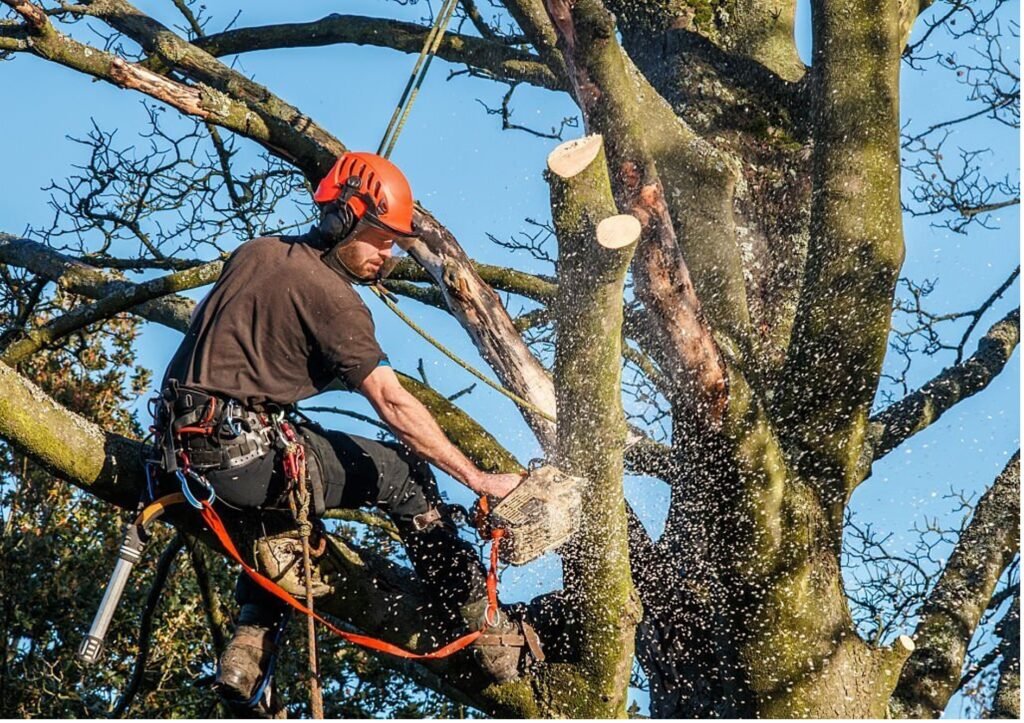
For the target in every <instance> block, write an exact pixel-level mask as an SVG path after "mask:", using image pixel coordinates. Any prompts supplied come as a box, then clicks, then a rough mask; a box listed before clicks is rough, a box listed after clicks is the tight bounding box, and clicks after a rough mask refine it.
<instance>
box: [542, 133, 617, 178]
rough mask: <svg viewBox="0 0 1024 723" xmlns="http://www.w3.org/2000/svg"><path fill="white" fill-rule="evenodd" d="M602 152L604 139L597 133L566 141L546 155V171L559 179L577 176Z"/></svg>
mask: <svg viewBox="0 0 1024 723" xmlns="http://www.w3.org/2000/svg"><path fill="white" fill-rule="evenodd" d="M603 150H604V138H602V137H601V135H600V134H598V133H595V134H593V135H589V136H585V137H583V138H577V139H575V140H571V141H567V142H565V143H562V144H561V145H560V146H558V147H557V148H555V150H553V151H551V153H549V154H548V170H549V171H551V172H552V173H554V174H555V175H556V176H558V177H559V178H572V177H574V176H578V175H579V174H580V173H582V172H583V171H585V170H586V169H587V168H589V167H590V164H592V163H593V162H594V159H596V158H597V156H598V155H599V154H601V153H602V151H603Z"/></svg>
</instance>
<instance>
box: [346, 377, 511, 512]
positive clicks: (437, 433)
mask: <svg viewBox="0 0 1024 723" xmlns="http://www.w3.org/2000/svg"><path fill="white" fill-rule="evenodd" d="M359 391H360V392H361V393H362V394H363V396H365V397H366V398H367V399H369V400H370V404H372V405H373V408H374V409H375V410H377V414H378V415H380V418H381V419H382V420H383V421H384V423H385V424H387V425H388V427H390V428H391V430H392V431H393V432H394V433H395V436H397V437H398V439H399V440H401V441H402V443H404V444H405V445H406V446H407V447H409V449H411V450H412V451H413V452H415V453H416V454H417V455H419V456H420V457H422V458H423V459H425V460H427V461H428V462H429V463H430V464H432V465H434V466H435V467H438V468H439V469H442V470H444V471H445V472H447V473H448V474H450V475H451V476H452V477H454V478H455V479H457V480H458V481H459V482H461V483H462V484H464V485H466V486H467V487H469V488H470V489H471V490H473V491H474V492H476V493H477V494H481V495H483V494H488V495H492V496H494V497H504V496H505V495H507V494H508V493H509V492H511V491H512V490H513V489H514V488H515V486H516V485H517V484H519V482H520V477H519V475H515V474H487V473H486V472H483V471H482V470H480V469H479V468H478V467H477V466H476V465H475V464H473V463H472V462H471V461H470V460H469V459H468V458H467V457H466V455H464V454H463V453H462V452H460V451H459V450H458V448H457V447H456V446H455V445H454V444H452V443H451V442H450V441H449V440H448V438H447V437H446V436H445V434H444V432H443V431H441V427H440V426H438V424H437V422H436V421H435V420H434V417H433V415H431V414H430V412H429V411H428V410H427V408H426V407H424V406H423V404H421V403H420V401H419V400H418V399H416V397H414V396H413V395H411V394H410V393H409V392H407V391H406V390H405V388H404V387H403V386H402V385H401V383H400V382H399V381H398V377H397V376H395V372H394V371H393V370H392V369H391V367H388V366H379V367H377V368H376V369H374V370H373V371H372V372H370V374H369V376H367V377H366V379H364V380H363V383H362V384H361V385H360V386H359Z"/></svg>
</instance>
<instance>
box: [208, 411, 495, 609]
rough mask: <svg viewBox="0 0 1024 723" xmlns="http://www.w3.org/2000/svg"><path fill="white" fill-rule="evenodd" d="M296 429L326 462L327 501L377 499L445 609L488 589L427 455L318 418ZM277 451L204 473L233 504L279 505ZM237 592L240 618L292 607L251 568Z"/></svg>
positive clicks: (345, 504)
mask: <svg viewBox="0 0 1024 723" xmlns="http://www.w3.org/2000/svg"><path fill="white" fill-rule="evenodd" d="M298 431H299V433H300V435H301V436H302V438H303V442H304V444H305V445H306V453H307V456H309V455H315V456H316V462H318V463H319V464H320V468H321V470H322V477H323V486H324V502H325V505H326V507H327V508H328V509H331V508H339V507H340V508H357V507H377V508H378V509H380V510H381V511H383V512H384V513H385V514H387V515H388V516H389V517H390V518H391V520H392V521H393V522H394V523H395V526H396V527H397V528H398V531H399V534H400V535H401V537H402V543H403V544H404V546H405V550H406V554H407V555H408V556H409V560H410V562H412V565H413V568H414V569H415V570H416V573H417V575H418V576H419V577H420V578H421V579H422V580H424V581H425V582H426V583H427V585H426V587H427V588H428V590H429V591H430V593H431V595H432V596H433V597H434V600H435V602H437V603H438V604H439V607H441V609H442V610H444V611H445V613H446V614H447V615H449V616H451V617H457V615H458V608H459V607H461V606H462V605H465V604H466V603H469V602H473V601H476V600H479V599H481V598H483V597H484V596H485V595H486V593H487V591H486V572H485V570H484V567H483V565H482V564H481V563H480V558H479V556H478V555H477V552H476V550H475V549H474V548H473V546H472V545H471V544H470V543H469V542H467V541H466V540H463V539H462V538H461V537H459V535H458V529H457V527H456V525H455V521H454V520H453V519H452V518H451V514H450V513H449V511H448V509H447V507H446V506H445V505H444V504H443V502H442V501H441V497H440V494H439V493H438V490H437V480H436V479H435V478H434V475H433V472H431V470H430V466H429V465H428V464H427V463H426V462H425V461H424V460H422V459H421V458H419V457H417V456H416V455H415V454H413V453H412V451H411V450H409V449H408V448H407V447H405V446H404V445H402V444H399V443H388V442H377V441H374V440H372V439H367V438H365V437H359V436H356V435H353V434H345V433H343V432H338V431H328V430H325V429H324V428H323V427H321V426H320V425H317V424H313V423H308V424H307V423H303V424H300V425H299V427H298ZM277 457H278V455H276V454H275V453H273V452H271V453H269V454H267V455H265V456H264V457H263V458H262V459H258V460H254V461H252V462H250V463H248V464H246V465H243V466H242V467H239V468H237V469H234V470H224V471H213V472H207V473H206V477H207V479H208V480H209V481H210V483H211V484H212V485H213V487H214V489H215V490H216V491H217V497H218V499H222V500H224V501H225V502H227V503H228V504H230V505H232V506H234V507H241V508H252V507H263V506H278V505H279V504H280V502H281V498H282V496H283V494H284V490H285V479H284V473H283V470H282V469H281V463H280V459H278V458H277ZM311 462H312V460H311ZM431 509H436V510H437V511H438V512H439V513H440V518H439V519H437V520H435V521H433V522H431V523H429V524H427V525H426V526H424V527H423V528H422V529H417V526H416V524H415V523H414V518H415V517H416V516H417V515H421V514H423V513H426V512H429V511H430V510H431ZM235 599H236V600H237V602H238V604H239V605H241V606H242V611H241V615H240V617H239V622H240V623H242V624H255V625H270V624H273V623H274V622H276V621H277V620H278V619H280V616H281V614H282V613H283V612H284V610H285V609H286V607H287V606H286V605H285V604H284V603H282V602H280V601H279V600H277V599H276V598H274V597H273V596H272V595H270V594H269V593H267V592H265V591H264V590H263V589H262V588H260V587H258V586H257V585H256V584H255V583H253V582H252V580H250V579H249V577H248V576H247V575H246V574H245V573H242V574H241V575H240V576H239V578H238V583H237V585H236V589H235Z"/></svg>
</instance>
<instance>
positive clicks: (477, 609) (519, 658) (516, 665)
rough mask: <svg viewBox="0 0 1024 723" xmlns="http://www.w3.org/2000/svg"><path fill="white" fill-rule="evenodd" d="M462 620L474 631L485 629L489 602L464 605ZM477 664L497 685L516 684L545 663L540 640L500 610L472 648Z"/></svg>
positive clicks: (526, 624)
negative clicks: (515, 682)
mask: <svg viewBox="0 0 1024 723" xmlns="http://www.w3.org/2000/svg"><path fill="white" fill-rule="evenodd" d="M461 613H462V617H463V619H464V620H465V621H466V624H467V625H469V626H470V628H471V629H472V630H479V629H480V628H481V627H483V624H484V616H485V615H486V614H487V599H486V598H484V599H482V600H477V601H476V602H473V603H470V604H469V605H465V606H463V607H462V609H461ZM470 650H472V651H473V656H474V657H475V658H476V661H477V663H479V664H480V667H481V668H483V669H484V670H485V671H486V672H487V673H488V674H489V675H490V676H491V677H492V678H493V679H494V682H496V683H507V682H508V681H510V680H515V679H516V678H517V677H518V676H519V674H520V673H523V672H525V671H526V670H527V669H528V668H529V667H530V666H532V665H533V664H535V663H540V662H543V661H544V651H543V650H542V649H541V645H540V638H538V637H537V632H536V631H535V630H534V629H533V626H532V625H530V624H529V623H528V622H526V620H523V619H516V620H514V619H512V618H511V617H509V615H508V613H507V612H506V611H504V610H502V609H501V607H500V606H499V607H498V609H497V610H496V611H495V614H494V619H493V620H491V624H490V625H487V627H486V629H485V630H484V632H483V634H482V635H481V636H480V637H479V638H477V639H476V640H475V641H474V642H473V644H472V645H471V646H470Z"/></svg>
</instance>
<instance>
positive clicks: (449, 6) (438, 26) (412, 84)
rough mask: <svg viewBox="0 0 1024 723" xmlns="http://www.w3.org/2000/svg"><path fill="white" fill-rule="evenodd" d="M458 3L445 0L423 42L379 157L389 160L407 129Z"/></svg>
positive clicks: (378, 151) (382, 141)
mask: <svg viewBox="0 0 1024 723" xmlns="http://www.w3.org/2000/svg"><path fill="white" fill-rule="evenodd" d="M458 2H459V0H445V2H444V4H443V5H442V6H441V10H440V11H439V12H438V13H437V17H435V18H434V24H433V25H432V26H431V28H430V32H428V33H427V37H426V39H425V40H424V41H423V49H422V50H420V55H419V58H417V60H416V65H415V66H413V69H412V73H411V74H410V76H409V82H408V83H406V84H405V90H404V91H403V92H402V97H401V99H400V100H399V101H398V105H397V106H396V107H395V112H394V113H392V114H391V122H390V123H388V127H387V130H385V131H384V137H383V138H381V139H380V147H379V148H377V155H378V156H384V157H385V158H388V157H390V156H391V151H393V150H394V149H395V143H397V142H398V136H399V135H400V134H401V132H402V129H403V128H404V127H405V121H406V120H408V118H409V111H411V110H412V104H413V101H415V100H416V95H417V94H418V93H419V91H420V86H422V85H423V79H424V78H426V77H427V70H429V69H430V62H431V61H432V60H433V59H434V54H435V53H437V49H438V48H440V47H441V40H442V39H443V38H444V34H445V29H446V28H447V27H448V22H449V21H450V20H451V18H452V14H453V13H454V12H455V6H456V5H458Z"/></svg>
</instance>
